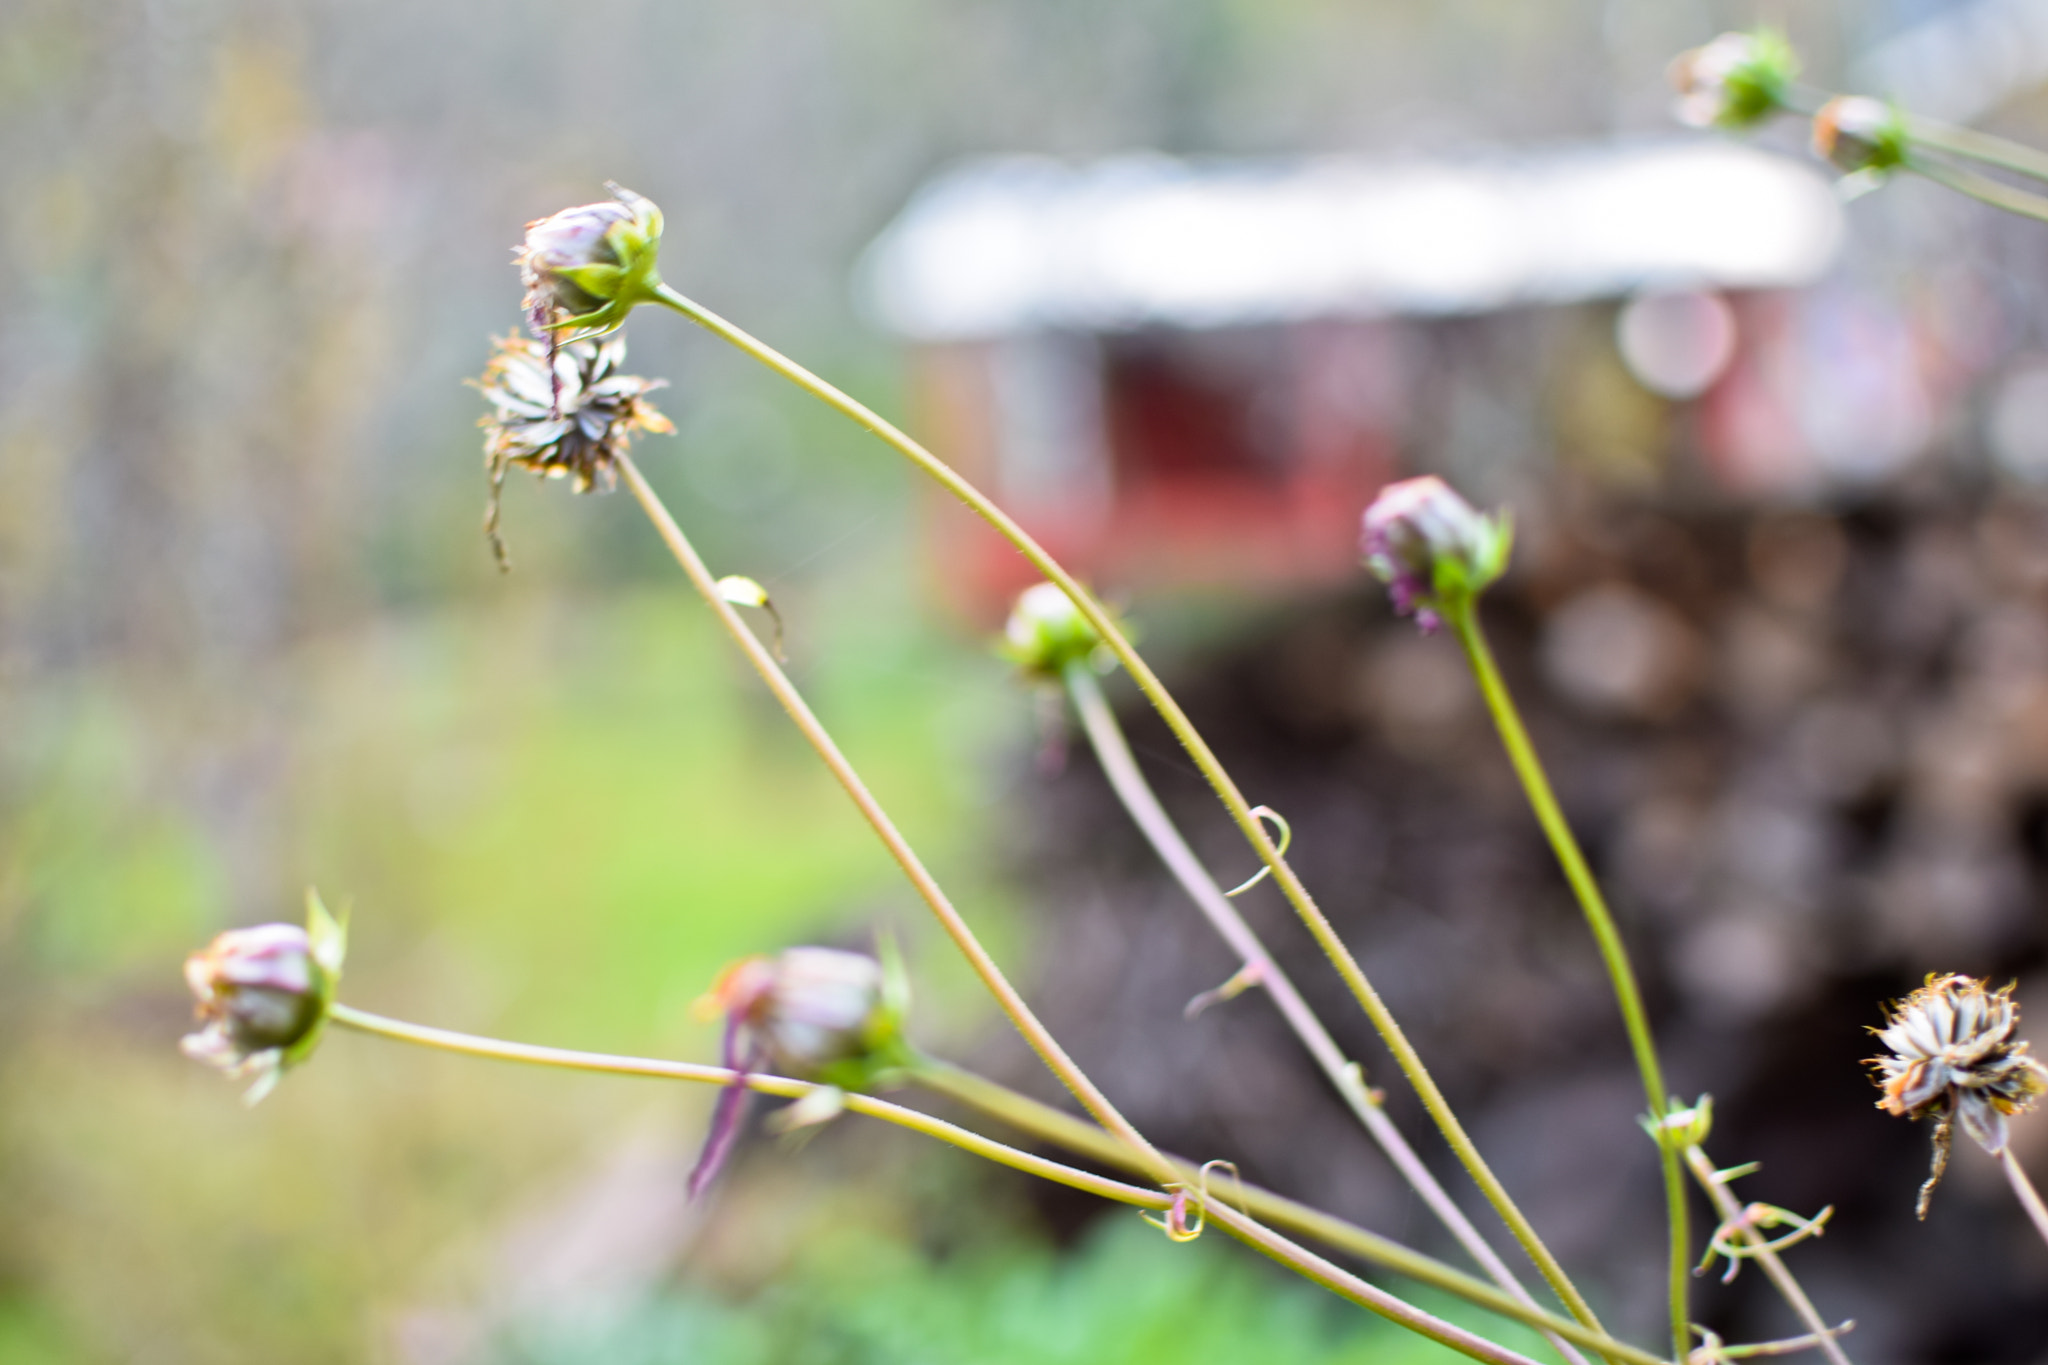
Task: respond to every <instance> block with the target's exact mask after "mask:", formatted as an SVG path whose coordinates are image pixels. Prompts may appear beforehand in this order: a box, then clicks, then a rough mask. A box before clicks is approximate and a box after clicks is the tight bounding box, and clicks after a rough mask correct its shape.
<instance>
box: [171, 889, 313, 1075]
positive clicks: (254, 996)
mask: <svg viewBox="0 0 2048 1365" xmlns="http://www.w3.org/2000/svg"><path fill="white" fill-rule="evenodd" d="M345 951H346V934H345V931H344V930H343V928H342V926H341V925H340V924H339V923H338V922H337V921H336V920H335V919H334V917H333V916H331V915H329V914H328V913H327V908H326V907H325V906H323V905H322V904H321V903H320V898H319V896H318V895H316V894H315V893H313V892H311V891H308V892H307V893H306V927H305V928H303V929H302V928H300V927H299V926H297V925H295V924H259V925H257V926H256V927H254V928H252V929H231V930H229V931H228V932H227V933H225V934H222V935H221V936H220V937H218V938H216V939H215V940H214V941H213V942H212V943H210V944H208V945H207V947H206V948H205V949H204V950H202V951H200V952H196V953H194V954H192V956H190V957H188V958H186V959H185V980H186V982H187V983H188V984H190V986H191V987H192V993H193V994H194V995H195V996H197V997H198V998H199V1003H198V1006H197V1008H196V1010H195V1013H196V1014H197V1016H198V1017H199V1018H200V1019H201V1020H202V1021H204V1024H205V1027H203V1028H201V1029H200V1030H199V1031H198V1032H197V1033H191V1034H187V1035H186V1036H185V1038H184V1039H183V1040H182V1042H181V1043H180V1046H181V1047H182V1048H183V1049H184V1052H185V1055H186V1056H188V1057H191V1058H194V1059H195V1060H198V1061H202V1062H205V1063H207V1064H208V1065H209V1066H215V1067H219V1068H220V1069H221V1070H222V1071H224V1072H226V1073H227V1074H228V1075H229V1076H231V1077H234V1078H235V1079H238V1080H239V1079H241V1078H242V1077H245V1076H249V1077H254V1078H255V1084H253V1085H252V1086H250V1087H249V1091H248V1094H247V1096H246V1097H245V1098H246V1099H247V1101H248V1103H250V1104H255V1103H256V1102H257V1101H258V1100H260V1099H262V1098H263V1097H264V1096H265V1095H267V1094H269V1093H270V1091H271V1089H272V1088H273V1087H274V1086H276V1084H277V1080H278V1077H279V1076H280V1075H281V1074H283V1072H284V1070H285V1068H287V1067H290V1066H296V1065H297V1064H298V1063H300V1062H302V1061H304V1060H305V1059H306V1058H307V1057H309V1056H311V1055H312V1052H313V1048H314V1047H315V1046H316V1045H317V1044H318V1042H319V1040H320V1030H321V1028H322V1026H323V1025H324V1024H325V1023H326V1022H327V1011H328V1009H329V1007H330V1006H331V1005H333V1003H334V991H335V987H336V986H337V985H338V984H339V983H340V980H341V963H342V957H343V956H344V954H345Z"/></svg>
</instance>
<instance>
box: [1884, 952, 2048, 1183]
mask: <svg viewBox="0 0 2048 1365" xmlns="http://www.w3.org/2000/svg"><path fill="white" fill-rule="evenodd" d="M2019 1023H2020V1008H2019V1006H2018V1005H2016V1004H2014V1003H2013V999H2012V987H2011V986H2007V987H2005V988H2004V989H2003V990H1997V991H1987V990H1985V989H1984V983H1983V982H1982V981H1979V980H1977V979H1976V978H1975V977H1970V976H1929V977H1928V978H1927V984H1926V985H1924V986H1922V987H1921V988H1920V989H1919V990H1917V991H1914V992H1913V993H1912V994H1911V995H1909V996H1907V997H1906V998H1905V999H1904V1000H1901V1001H1899V1002H1897V1003H1896V1004H1894V1005H1893V1006H1892V1007H1891V1008H1890V1009H1889V1010H1888V1011H1886V1015H1885V1026H1884V1027H1883V1028H1874V1029H1872V1030H1871V1032H1872V1033H1875V1034H1876V1035H1877V1036H1878V1038H1879V1039H1880V1040H1881V1041H1882V1042H1883V1043H1884V1045H1885V1046H1886V1047H1887V1048H1889V1049H1891V1050H1890V1052H1888V1053H1887V1054H1886V1055H1884V1056H1882V1057H1872V1058H1871V1059H1870V1060H1869V1063H1868V1065H1869V1066H1871V1067H1872V1068H1874V1069H1875V1070H1876V1072H1877V1075H1876V1076H1875V1077H1874V1079H1875V1080H1876V1082H1877V1084H1878V1085H1879V1087H1881V1088H1882V1089H1883V1091H1884V1098H1882V1099H1880V1100H1879V1101H1878V1102H1877V1107H1878V1108H1880V1109H1882V1110H1884V1111H1885V1112H1886V1113H1887V1114H1897V1115H1899V1116H1901V1117H1903V1118H1912V1119H1918V1118H1925V1117H1927V1116H1929V1115H1932V1116H1934V1117H1935V1118H1936V1119H1937V1122H1936V1124H1935V1128H1934V1171H1933V1174H1931V1175H1930V1176H1929V1177H1928V1178H1927V1183H1926V1184H1925V1185H1923V1186H1922V1187H1921V1189H1920V1204H1919V1214H1920V1216H1921V1217H1922V1218H1925V1217H1926V1216H1927V1201H1928V1200H1929V1199H1930V1198H1931V1197H1932V1196H1933V1194H1934V1187H1935V1185H1936V1184H1937V1183H1939V1182H1940V1180H1941V1175H1942V1171H1943V1170H1944V1169H1946V1167H1947V1165H1948V1147H1949V1137H1950V1134H1951V1130H1952V1127H1953V1124H1954V1121H1955V1120H1956V1119H1958V1118H1960V1119H1961V1120H1962V1122H1963V1131H1964V1132H1966V1133H1968V1134H1969V1135H1970V1136H1971V1137H1973V1138H1975V1139H1976V1140H1977V1142H1978V1144H1979V1145H1980V1146H1982V1147H1983V1148H1984V1150H1985V1151H1987V1152H1990V1153H1992V1154H1993V1155H1994V1156H1995V1155H1997V1154H1998V1153H2000V1152H2002V1151H2004V1150H2005V1142H2006V1128H2005V1116H2006V1115H2007V1114H2017V1113H2020V1112H2022V1111H2024V1110H2028V1109H2032V1108H2033V1107H2034V1105H2035V1104H2036V1103H2037V1102H2038V1101H2039V1100H2040V1097H2041V1096H2042V1095H2043V1094H2044V1093H2048V1068H2044V1067H2043V1066H2042V1065H2041V1063H2039V1062H2037V1061H2035V1060H2034V1059H2033V1058H2032V1057H2030V1056H2028V1055H2027V1045H2026V1044H2025V1043H2024V1042H2022V1041H2020V1039H2018V1038H2016V1037H2014V1036H2013V1035H2014V1034H2015V1033H2016V1032H2017V1031H2018V1029H2019Z"/></svg>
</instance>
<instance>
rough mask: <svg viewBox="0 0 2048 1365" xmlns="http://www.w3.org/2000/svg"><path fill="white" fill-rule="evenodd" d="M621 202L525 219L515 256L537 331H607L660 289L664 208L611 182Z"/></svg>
mask: <svg viewBox="0 0 2048 1365" xmlns="http://www.w3.org/2000/svg"><path fill="white" fill-rule="evenodd" d="M605 188H607V189H609V190H610V191H611V192H612V197H613V199H614V200H615V201H616V202H614V203H609V204H582V205H579V206H578V207H576V208H573V209H563V210H562V211H561V212H560V213H557V214H552V215H550V216H549V217H546V218H540V219H536V220H535V221H533V222H531V223H528V224H527V225H526V241H525V243H524V245H522V246H520V247H519V248H518V255H517V257H516V260H517V261H518V264H519V275H520V279H521V280H522V281H523V282H524V283H525V285H526V313H527V317H528V319H529V320H530V321H531V323H532V325H533V330H534V333H535V334H536V335H540V336H545V335H548V334H550V333H563V332H567V333H572V334H574V335H578V336H594V335H596V334H598V333H600V332H609V331H612V330H614V329H615V328H617V327H618V326H619V324H620V323H622V322H624V321H625V320H626V314H628V313H630V312H632V311H633V309H634V308H635V307H636V306H637V305H639V304H642V303H646V302H648V301H649V300H650V299H652V298H653V297H654V296H655V290H656V289H657V288H659V286H660V284H661V276H660V274H659V273H657V271H656V270H655V260H656V257H657V256H658V255H659V254H660V251H661V226H662V220H661V210H660V209H658V208H656V207H655V206H654V203H653V201H652V200H649V199H646V198H643V197H642V196H640V195H637V194H635V193H633V191H631V190H629V189H624V188H621V187H620V186H618V185H614V184H607V185H606V187H605Z"/></svg>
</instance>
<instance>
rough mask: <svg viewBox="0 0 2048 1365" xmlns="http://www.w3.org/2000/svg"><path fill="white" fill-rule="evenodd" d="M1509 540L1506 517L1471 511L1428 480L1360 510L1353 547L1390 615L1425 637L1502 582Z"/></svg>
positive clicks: (1393, 489) (1392, 490) (1403, 485)
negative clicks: (1409, 620)
mask: <svg viewBox="0 0 2048 1365" xmlns="http://www.w3.org/2000/svg"><path fill="white" fill-rule="evenodd" d="M1513 539H1514V534H1513V528H1512V527H1511V526H1510V524H1509V521H1508V517H1507V514H1506V513H1505V512H1496V513H1494V514H1492V515H1490V516H1489V515H1487V514H1485V513H1482V512H1477V511H1474V510H1473V508H1472V504H1470V503H1468V502H1466V501H1465V500H1464V499H1463V498H1461V497H1459V496H1458V494H1457V493H1456V492H1455V491H1453V490H1452V488H1451V486H1450V485H1449V484H1447V483H1445V482H1444V481H1443V480H1442V479H1439V478H1437V477H1436V476H1435V475H1433V474H1431V475H1425V476H1424V477H1422V478H1419V479H1403V480H1401V482H1399V483H1391V484H1388V485H1387V486H1386V487H1385V488H1382V489H1381V490H1380V494H1379V496H1378V497H1376V498H1374V499H1373V501H1372V506H1370V507H1368V508H1366V509H1365V524H1364V530H1363V534H1362V535H1361V537H1360V542H1359V547H1360V550H1361V551H1362V553H1363V554H1364V556H1365V566H1366V568H1368V569H1370V570H1371V571H1372V572H1373V574H1374V576H1375V577H1377V578H1378V579H1379V580H1380V581H1381V582H1382V583H1385V584H1386V585H1387V594H1388V596H1389V597H1390V598H1392V600H1393V603H1394V610H1395V611H1396V612H1397V613H1399V614H1400V615H1402V616H1413V617H1414V618H1415V624H1416V625H1417V626H1418V627H1420V628H1421V630H1422V633H1423V634H1424V635H1429V634H1433V633H1434V632H1435V631H1436V629H1437V627H1438V626H1440V625H1442V624H1443V616H1444V613H1446V612H1447V611H1452V610H1457V609H1460V608H1462V607H1463V606H1465V605H1467V604H1468V603H1469V602H1470V601H1471V599H1472V598H1473V597H1475V596H1476V595H1478V594H1479V593H1480V592H1482V591H1484V590H1485V589H1486V587H1487V586H1488V585H1489V584H1491V583H1492V582H1493V581H1494V580H1495V579H1497V578H1499V577H1500V575H1501V572H1502V570H1504V569H1505V568H1506V567H1507V562H1508V549H1509V547H1510V545H1511V544H1512V542H1513Z"/></svg>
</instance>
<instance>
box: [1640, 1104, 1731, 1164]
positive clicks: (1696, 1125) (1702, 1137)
mask: <svg viewBox="0 0 2048 1365" xmlns="http://www.w3.org/2000/svg"><path fill="white" fill-rule="evenodd" d="M1670 1105H1671V1107H1670V1110H1669V1111H1668V1112H1667V1113H1666V1114H1665V1115H1664V1118H1663V1120H1662V1121H1661V1122H1660V1121H1656V1120H1652V1119H1651V1118H1649V1117H1648V1116H1647V1115H1646V1116H1645V1117H1644V1118H1643V1119H1642V1125H1643V1131H1644V1132H1646V1133H1648V1134H1649V1135H1650V1136H1651V1138H1653V1139H1654V1140H1655V1141H1656V1142H1657V1144H1658V1145H1659V1146H1663V1147H1669V1148H1670V1149H1671V1150H1672V1151H1674V1152H1682V1151H1684V1150H1685V1149H1686V1148H1688V1147H1697V1146H1699V1145H1700V1144H1701V1143H1703V1142H1705V1141H1706V1140H1707V1134H1708V1133H1710V1132H1712V1131H1713V1128H1714V1097H1713V1096H1712V1095H1702V1096H1700V1097H1699V1099H1698V1100H1697V1101H1695V1102H1694V1103H1692V1104H1686V1103H1684V1102H1683V1101H1681V1100H1679V1099H1677V1098H1676V1097H1675V1096H1674V1097H1673V1098H1672V1099H1671V1100H1670Z"/></svg>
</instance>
